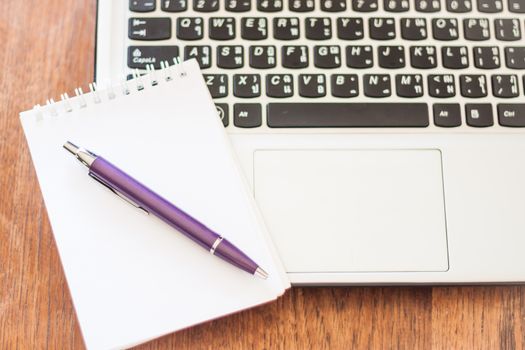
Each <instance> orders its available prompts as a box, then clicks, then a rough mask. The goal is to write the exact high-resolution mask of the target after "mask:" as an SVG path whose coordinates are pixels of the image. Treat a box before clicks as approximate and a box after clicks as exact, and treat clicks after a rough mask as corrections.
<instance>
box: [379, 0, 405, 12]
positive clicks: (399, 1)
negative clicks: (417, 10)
mask: <svg viewBox="0 0 525 350" xmlns="http://www.w3.org/2000/svg"><path fill="white" fill-rule="evenodd" d="M383 8H384V9H385V11H388V12H406V11H408V10H409V9H410V5H409V2H408V0H383Z"/></svg>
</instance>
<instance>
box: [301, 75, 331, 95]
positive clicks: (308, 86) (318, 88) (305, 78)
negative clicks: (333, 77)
mask: <svg viewBox="0 0 525 350" xmlns="http://www.w3.org/2000/svg"><path fill="white" fill-rule="evenodd" d="M299 95H301V96H302V97H312V98H315V97H323V96H326V77H325V75H324V74H299Z"/></svg>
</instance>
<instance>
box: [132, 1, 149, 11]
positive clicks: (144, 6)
mask: <svg viewBox="0 0 525 350" xmlns="http://www.w3.org/2000/svg"><path fill="white" fill-rule="evenodd" d="M129 10H130V11H133V12H151V11H155V0H129Z"/></svg>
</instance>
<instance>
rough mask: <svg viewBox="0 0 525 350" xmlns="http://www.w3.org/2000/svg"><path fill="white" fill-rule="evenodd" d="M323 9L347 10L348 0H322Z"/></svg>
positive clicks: (330, 10)
mask: <svg viewBox="0 0 525 350" xmlns="http://www.w3.org/2000/svg"><path fill="white" fill-rule="evenodd" d="M321 10H323V11H325V12H343V11H346V0H321Z"/></svg>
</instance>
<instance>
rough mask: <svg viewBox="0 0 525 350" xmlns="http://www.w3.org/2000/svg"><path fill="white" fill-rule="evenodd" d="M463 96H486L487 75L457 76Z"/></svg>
mask: <svg viewBox="0 0 525 350" xmlns="http://www.w3.org/2000/svg"><path fill="white" fill-rule="evenodd" d="M459 81H460V86H461V95H462V96H463V97H470V98H480V97H485V96H487V77H485V75H481V74H463V75H461V76H460V77H459Z"/></svg>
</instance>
